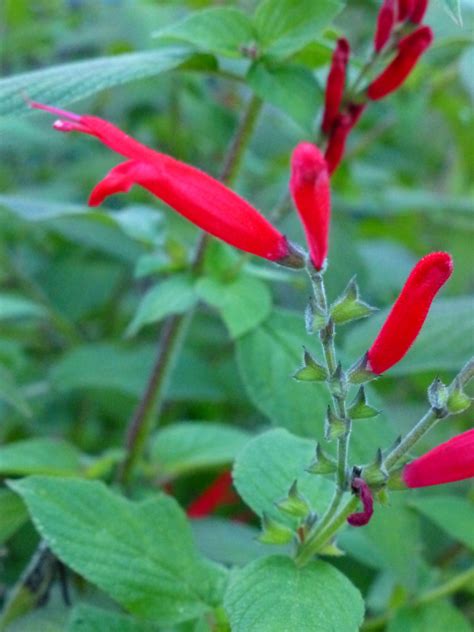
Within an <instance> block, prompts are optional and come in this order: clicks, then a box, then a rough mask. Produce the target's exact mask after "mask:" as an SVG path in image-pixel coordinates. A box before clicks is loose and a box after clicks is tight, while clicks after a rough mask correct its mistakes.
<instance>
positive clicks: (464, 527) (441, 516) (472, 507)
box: [412, 494, 474, 550]
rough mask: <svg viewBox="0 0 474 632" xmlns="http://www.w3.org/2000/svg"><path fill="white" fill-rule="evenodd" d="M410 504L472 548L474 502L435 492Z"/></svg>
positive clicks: (473, 545) (473, 544) (473, 537)
mask: <svg viewBox="0 0 474 632" xmlns="http://www.w3.org/2000/svg"><path fill="white" fill-rule="evenodd" d="M412 506H413V509H415V511H418V512H419V513H421V514H423V515H424V516H426V517H427V518H429V519H430V520H431V522H434V523H435V524H436V525H437V526H438V527H440V528H441V529H443V531H445V532H446V533H447V534H448V535H450V536H451V537H452V538H454V539H455V540H458V541H459V542H462V543H463V544H465V545H466V546H468V547H469V548H471V549H473V550H474V530H473V528H472V526H473V522H474V503H472V502H471V501H469V500H467V499H465V498H458V497H457V496H448V495H447V494H437V495H436V496H430V497H428V498H421V497H420V498H417V499H416V502H413V503H412Z"/></svg>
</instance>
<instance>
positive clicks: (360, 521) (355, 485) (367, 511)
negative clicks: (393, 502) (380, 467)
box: [347, 478, 374, 527]
mask: <svg viewBox="0 0 474 632" xmlns="http://www.w3.org/2000/svg"><path fill="white" fill-rule="evenodd" d="M352 491H353V492H354V493H355V494H358V495H359V496H360V499H361V501H362V505H363V508H364V510H363V511H358V512H356V513H353V514H351V515H350V516H348V518H347V522H348V523H349V524H350V525H352V526H353V527H363V526H364V525H366V524H367V523H368V522H369V521H370V519H371V518H372V515H373V513H374V499H373V498H372V492H371V491H370V487H369V486H368V485H367V483H366V482H365V481H364V480H363V479H362V478H355V479H354V480H353V481H352Z"/></svg>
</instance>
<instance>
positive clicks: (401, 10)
mask: <svg viewBox="0 0 474 632" xmlns="http://www.w3.org/2000/svg"><path fill="white" fill-rule="evenodd" d="M414 1H415V0H398V20H399V21H400V22H404V21H405V20H407V19H408V18H409V16H410V14H411V12H412V11H413V3H414Z"/></svg>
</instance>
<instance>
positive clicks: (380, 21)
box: [374, 0, 397, 53]
mask: <svg viewBox="0 0 474 632" xmlns="http://www.w3.org/2000/svg"><path fill="white" fill-rule="evenodd" d="M396 16H397V7H396V5H395V0H384V1H383V3H382V6H381V7H380V11H379V14H378V16H377V28H376V30H375V37H374V49H375V52H376V53H378V52H380V51H381V50H382V48H383V47H384V46H385V44H386V43H387V42H388V40H389V39H390V35H391V34H392V31H393V27H394V26H395V21H396Z"/></svg>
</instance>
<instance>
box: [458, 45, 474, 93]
mask: <svg viewBox="0 0 474 632" xmlns="http://www.w3.org/2000/svg"><path fill="white" fill-rule="evenodd" d="M473 68H474V46H470V47H469V48H468V49H466V50H465V51H464V53H463V54H462V55H461V58H460V60H459V73H460V75H461V80H462V82H463V84H464V87H465V88H466V90H467V92H468V94H469V96H470V97H471V100H472V101H474V76H473V72H472V69H473Z"/></svg>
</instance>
